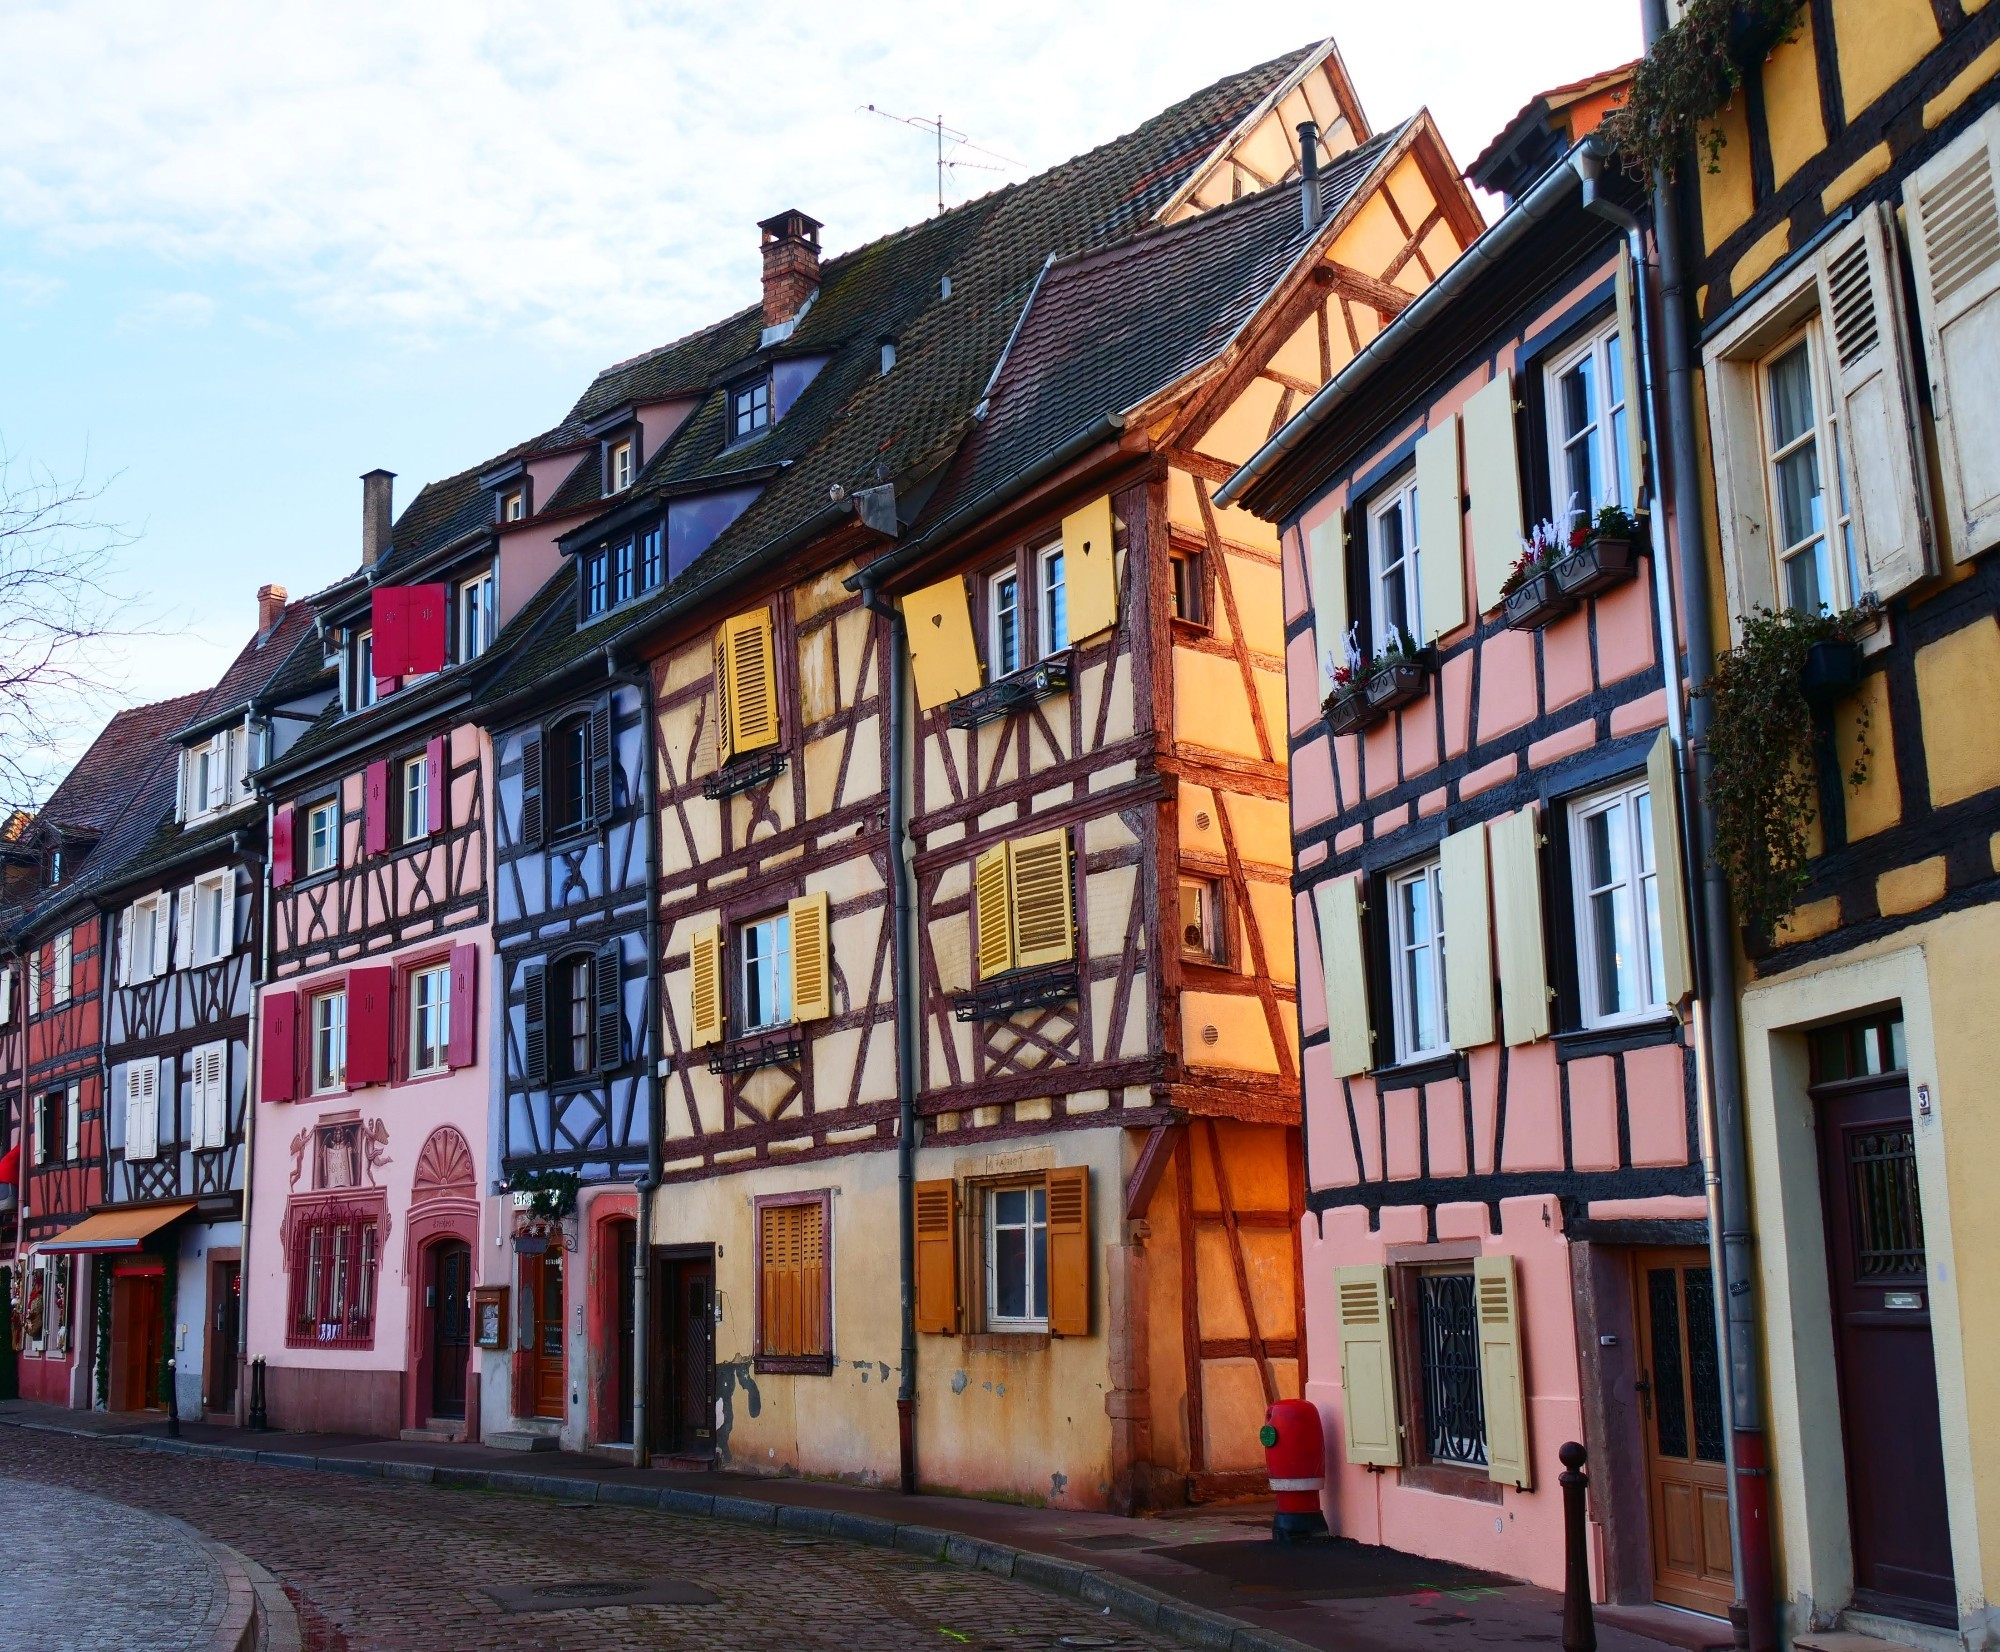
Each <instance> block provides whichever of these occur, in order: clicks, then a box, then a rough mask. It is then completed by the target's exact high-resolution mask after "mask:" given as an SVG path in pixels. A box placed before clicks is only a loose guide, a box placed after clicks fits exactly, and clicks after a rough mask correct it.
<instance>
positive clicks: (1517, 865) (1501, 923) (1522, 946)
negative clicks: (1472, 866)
mask: <svg viewBox="0 0 2000 1652" xmlns="http://www.w3.org/2000/svg"><path fill="white" fill-rule="evenodd" d="M1487 830H1488V832H1489V833H1490V834H1491V837H1490V840H1489V842H1488V845H1487V847H1488V850H1489V852H1490V854H1491V857H1492V868H1493V928H1494V931H1495V933H1496V935H1497V936H1498V939H1499V952H1500V1025H1501V1032H1502V1036H1503V1037H1504V1038H1505V1040H1506V1042H1508V1043H1509V1044H1528V1043H1532V1042H1533V1041H1534V1040H1535V1039H1537V1038H1546V1037H1547V1036H1548V1031H1549V971H1548V959H1547V955H1546V952H1545V950H1544V948H1543V945H1542V862H1541V823H1540V819H1539V817H1538V815H1537V814H1536V811H1535V806H1534V805H1533V804H1532V803H1531V804H1529V805H1528V806H1527V807H1526V808H1524V809H1519V810H1516V811H1515V812H1514V813H1513V814H1511V815H1505V816H1503V817H1502V818H1501V819H1499V820H1496V821H1493V822H1491V823H1490V824H1489V825H1488V827H1487Z"/></svg>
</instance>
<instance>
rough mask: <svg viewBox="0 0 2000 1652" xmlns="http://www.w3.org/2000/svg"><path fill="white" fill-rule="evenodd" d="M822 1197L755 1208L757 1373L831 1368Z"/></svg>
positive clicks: (829, 1296) (829, 1289)
mask: <svg viewBox="0 0 2000 1652" xmlns="http://www.w3.org/2000/svg"><path fill="white" fill-rule="evenodd" d="M830 1208H831V1201H830V1200H829V1199H828V1197H827V1196H826V1195H825V1194H823V1193H815V1194H808V1195H806V1196H805V1197H804V1198H799V1199H791V1198H786V1199H773V1200H771V1201H769V1202H766V1203H761V1204H759V1206H758V1209H757V1368H758V1369H759V1370H761V1371H819V1372H826V1371H830V1370H831V1369H832V1368H833V1314H832V1306H833V1296H832V1291H833V1274H832V1269H831V1267H830V1266H829V1261H830V1258H829V1255H828V1251H829V1245H828V1240H829V1237H830V1236H829V1234H828V1232H827V1226H828V1223H827V1217H828V1214H829V1211H830Z"/></svg>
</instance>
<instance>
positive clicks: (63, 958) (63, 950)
mask: <svg viewBox="0 0 2000 1652" xmlns="http://www.w3.org/2000/svg"><path fill="white" fill-rule="evenodd" d="M52 953H53V958H54V964H55V979H54V980H53V981H51V982H50V983H49V1001H50V1002H51V1003H55V1004H67V1003H68V1002H69V1000H70V994H71V993H73V992H74V991H75V990H76V962H75V958H74V956H73V955H72V953H71V951H70V932H69V931H68V930H67V929H65V930H64V931H63V932H62V933H61V934H60V935H58V936H57V937H56V943H55V946H54V947H53V948H52Z"/></svg>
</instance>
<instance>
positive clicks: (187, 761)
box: [174, 749, 195, 821]
mask: <svg viewBox="0 0 2000 1652" xmlns="http://www.w3.org/2000/svg"><path fill="white" fill-rule="evenodd" d="M194 763H195V754H194V753H193V752H191V751H188V750H186V749H183V750H182V752H181V754H180V783H179V784H178V785H176V786H175V787H174V819H175V820H178V821H185V820H187V819H188V818H189V817H190V816H191V815H193V814H194V813H195V807H194Z"/></svg>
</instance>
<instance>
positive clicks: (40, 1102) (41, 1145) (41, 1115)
mask: <svg viewBox="0 0 2000 1652" xmlns="http://www.w3.org/2000/svg"><path fill="white" fill-rule="evenodd" d="M30 1105H31V1106H32V1107H33V1108H34V1112H35V1118H34V1130H35V1150H34V1159H35V1163H36V1164H47V1163H48V1162H49V1131H48V1120H49V1109H48V1103H47V1101H46V1100H45V1099H44V1098H43V1097H41V1096H37V1097H36V1098H35V1099H34V1101H33V1102H32V1103H30Z"/></svg>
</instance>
